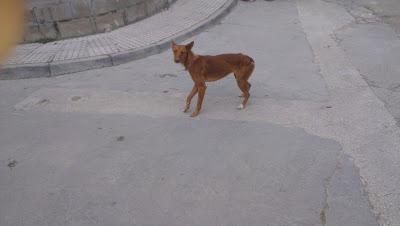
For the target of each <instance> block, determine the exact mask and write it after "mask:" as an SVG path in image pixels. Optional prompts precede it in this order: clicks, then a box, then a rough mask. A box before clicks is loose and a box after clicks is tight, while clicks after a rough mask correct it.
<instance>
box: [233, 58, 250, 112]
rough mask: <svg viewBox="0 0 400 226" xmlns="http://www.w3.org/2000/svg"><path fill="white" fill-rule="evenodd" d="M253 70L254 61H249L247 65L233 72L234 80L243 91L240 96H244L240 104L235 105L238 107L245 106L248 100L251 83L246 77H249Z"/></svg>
mask: <svg viewBox="0 0 400 226" xmlns="http://www.w3.org/2000/svg"><path fill="white" fill-rule="evenodd" d="M253 71H254V63H251V64H249V65H248V66H246V67H243V68H241V69H240V70H239V71H238V72H236V73H235V78H236V82H237V84H238V86H239V88H240V90H241V91H242V92H243V95H242V97H244V100H243V102H242V104H241V105H239V106H238V107H237V108H238V109H243V108H245V107H246V104H247V101H248V100H249V97H250V88H251V84H250V83H249V82H248V79H249V78H250V76H251V74H252V73H253Z"/></svg>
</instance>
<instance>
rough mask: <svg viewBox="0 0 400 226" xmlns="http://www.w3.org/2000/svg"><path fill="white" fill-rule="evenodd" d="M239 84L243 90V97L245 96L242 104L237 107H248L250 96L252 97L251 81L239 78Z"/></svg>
mask: <svg viewBox="0 0 400 226" xmlns="http://www.w3.org/2000/svg"><path fill="white" fill-rule="evenodd" d="M237 84H238V86H239V88H240V90H241V91H242V92H243V97H244V99H243V102H242V104H240V105H239V106H238V107H237V108H238V109H243V108H245V107H246V104H247V101H248V100H249V97H250V93H249V90H250V83H248V82H247V81H246V80H238V81H237Z"/></svg>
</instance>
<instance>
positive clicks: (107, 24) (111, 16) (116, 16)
mask: <svg viewBox="0 0 400 226" xmlns="http://www.w3.org/2000/svg"><path fill="white" fill-rule="evenodd" d="M123 24H124V19H123V15H122V12H121V11H118V12H115V13H107V14H105V15H102V16H98V17H96V28H97V32H109V31H111V30H114V29H115V28H118V27H120V26H122V25H123Z"/></svg>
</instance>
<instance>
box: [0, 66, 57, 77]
mask: <svg viewBox="0 0 400 226" xmlns="http://www.w3.org/2000/svg"><path fill="white" fill-rule="evenodd" d="M49 76H50V67H49V64H35V65H14V66H7V67H5V68H2V69H1V70H0V80H8V79H24V78H39V77H49Z"/></svg>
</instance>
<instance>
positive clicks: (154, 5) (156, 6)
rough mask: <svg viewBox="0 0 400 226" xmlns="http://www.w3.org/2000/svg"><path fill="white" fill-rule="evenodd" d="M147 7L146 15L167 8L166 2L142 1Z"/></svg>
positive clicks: (163, 0)
mask: <svg viewBox="0 0 400 226" xmlns="http://www.w3.org/2000/svg"><path fill="white" fill-rule="evenodd" d="M144 2H145V3H146V7H147V14H154V13H156V12H158V11H160V10H161V9H164V8H166V7H167V6H168V0H147V1H144Z"/></svg>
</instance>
